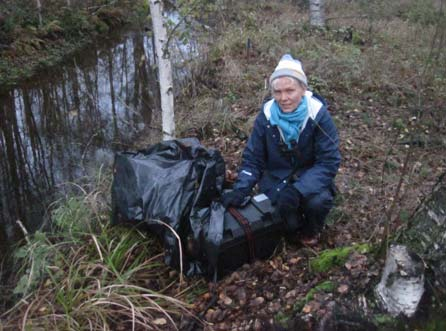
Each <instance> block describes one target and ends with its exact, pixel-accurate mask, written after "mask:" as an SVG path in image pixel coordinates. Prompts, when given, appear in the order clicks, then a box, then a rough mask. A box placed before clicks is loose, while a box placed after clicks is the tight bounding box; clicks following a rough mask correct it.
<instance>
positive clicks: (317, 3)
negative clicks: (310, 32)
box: [310, 0, 325, 28]
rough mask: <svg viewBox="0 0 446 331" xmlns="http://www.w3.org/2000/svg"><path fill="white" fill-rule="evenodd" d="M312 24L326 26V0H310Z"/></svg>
mask: <svg viewBox="0 0 446 331" xmlns="http://www.w3.org/2000/svg"><path fill="white" fill-rule="evenodd" d="M310 25H311V26H315V27H321V28H322V27H324V26H325V18H324V0H310Z"/></svg>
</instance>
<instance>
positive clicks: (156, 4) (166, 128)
mask: <svg viewBox="0 0 446 331" xmlns="http://www.w3.org/2000/svg"><path fill="white" fill-rule="evenodd" d="M149 4H150V15H151V16H152V26H153V35H154V39H155V52H156V58H157V60H158V76H159V84H160V94H161V112H162V122H163V123H162V127H163V140H169V139H174V138H175V116H174V104H173V79H172V62H171V61H170V55H169V52H168V50H167V30H166V26H165V25H164V21H163V5H162V1H160V0H149Z"/></svg>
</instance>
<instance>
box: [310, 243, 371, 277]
mask: <svg viewBox="0 0 446 331" xmlns="http://www.w3.org/2000/svg"><path fill="white" fill-rule="evenodd" d="M370 249H371V247H370V246H369V245H368V244H358V245H355V246H351V247H338V248H335V249H329V250H325V251H323V252H321V253H320V254H319V256H318V257H316V258H314V259H312V260H311V261H310V266H311V269H312V270H313V271H314V272H327V271H328V270H330V269H331V268H333V267H334V266H341V265H343V264H344V263H345V261H346V260H347V258H348V257H349V255H350V253H351V252H353V251H357V252H358V253H361V254H365V253H368V252H369V251H370Z"/></svg>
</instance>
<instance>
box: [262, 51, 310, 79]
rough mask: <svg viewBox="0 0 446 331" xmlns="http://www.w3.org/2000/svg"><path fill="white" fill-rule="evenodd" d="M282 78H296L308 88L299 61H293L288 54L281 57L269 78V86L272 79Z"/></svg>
mask: <svg viewBox="0 0 446 331" xmlns="http://www.w3.org/2000/svg"><path fill="white" fill-rule="evenodd" d="M283 76H288V77H293V78H296V79H297V80H299V81H300V82H302V83H303V84H305V86H308V83H307V76H306V75H305V72H304V70H303V68H302V63H300V61H299V60H297V59H293V57H292V56H291V55H290V54H285V55H284V56H282V58H281V59H280V61H279V64H278V65H277V67H276V69H274V72H273V73H272V74H271V77H270V78H269V84H270V85H271V83H272V82H273V80H274V79H276V78H279V77H283Z"/></svg>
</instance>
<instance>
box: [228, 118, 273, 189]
mask: <svg viewBox="0 0 446 331" xmlns="http://www.w3.org/2000/svg"><path fill="white" fill-rule="evenodd" d="M264 121H266V118H265V115H264V114H263V112H260V113H259V115H257V118H256V120H255V122H254V127H253V130H252V133H251V135H250V137H249V139H248V143H247V144H246V147H245V149H244V151H243V155H242V164H241V167H240V170H239V173H238V178H237V181H236V183H235V184H234V189H237V190H241V191H243V192H245V193H249V192H250V191H251V190H252V188H253V187H254V185H255V184H256V183H257V182H258V181H259V179H260V178H261V176H262V173H263V170H264V168H265V161H266V151H265V148H266V147H265V146H266V144H265V126H264V125H263V124H262V122H264Z"/></svg>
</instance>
